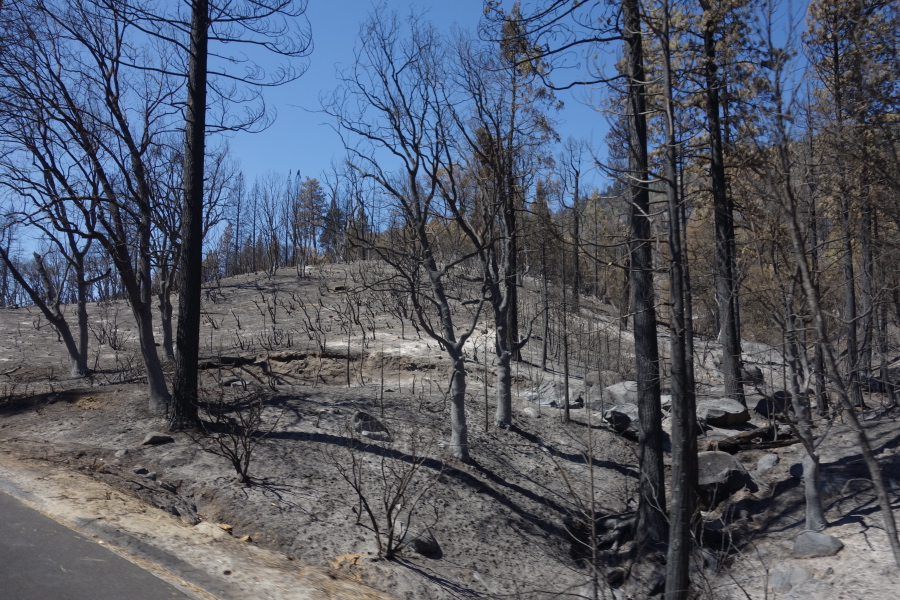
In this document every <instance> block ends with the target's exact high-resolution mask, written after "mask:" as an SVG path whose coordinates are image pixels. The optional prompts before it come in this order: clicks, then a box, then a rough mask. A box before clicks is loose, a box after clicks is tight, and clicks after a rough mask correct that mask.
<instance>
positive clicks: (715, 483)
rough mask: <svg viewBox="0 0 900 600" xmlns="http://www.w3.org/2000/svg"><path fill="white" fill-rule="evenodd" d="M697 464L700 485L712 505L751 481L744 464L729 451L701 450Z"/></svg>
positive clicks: (701, 490)
mask: <svg viewBox="0 0 900 600" xmlns="http://www.w3.org/2000/svg"><path fill="white" fill-rule="evenodd" d="M697 466H698V474H697V475H698V484H699V486H698V487H699V489H700V492H701V493H702V494H704V495H705V496H706V501H707V503H708V504H709V505H710V506H712V505H714V504H716V503H718V502H719V501H721V500H722V499H724V498H727V497H728V496H730V495H732V494H734V493H735V492H737V491H738V490H741V489H743V488H744V487H746V486H747V485H748V484H750V483H751V479H750V475H749V473H747V469H745V468H744V465H742V464H741V463H740V462H739V461H738V460H737V459H736V458H735V457H734V456H732V455H730V454H728V453H727V452H719V451H717V450H712V451H709V452H700V453H699V454H698V455H697Z"/></svg>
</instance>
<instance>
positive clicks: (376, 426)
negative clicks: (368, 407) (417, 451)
mask: <svg viewBox="0 0 900 600" xmlns="http://www.w3.org/2000/svg"><path fill="white" fill-rule="evenodd" d="M353 431H355V432H356V433H358V434H360V435H362V436H365V437H367V438H369V439H372V440H376V441H379V442H390V441H393V438H392V437H391V434H390V433H389V432H388V430H387V428H386V427H385V426H384V425H383V424H382V423H381V421H379V420H378V419H376V418H375V417H373V416H372V415H370V414H369V413H367V412H363V411H359V412H357V413H356V414H355V415H354V416H353Z"/></svg>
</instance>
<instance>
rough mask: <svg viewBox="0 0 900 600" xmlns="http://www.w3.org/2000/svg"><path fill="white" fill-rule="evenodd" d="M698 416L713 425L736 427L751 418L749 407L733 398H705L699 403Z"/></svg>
mask: <svg viewBox="0 0 900 600" xmlns="http://www.w3.org/2000/svg"><path fill="white" fill-rule="evenodd" d="M697 418H699V419H702V420H703V421H705V422H706V424H707V425H711V426H713V427H734V426H735V425H742V424H744V423H746V422H747V421H749V420H750V413H749V412H748V411H747V407H746V406H744V405H743V404H741V403H740V402H738V401H737V400H733V399H731V398H719V399H718V400H703V401H702V402H699V403H697Z"/></svg>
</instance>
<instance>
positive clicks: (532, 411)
mask: <svg viewBox="0 0 900 600" xmlns="http://www.w3.org/2000/svg"><path fill="white" fill-rule="evenodd" d="M522 413H523V414H524V415H525V416H526V417H531V418H532V419H540V418H541V412H540V411H539V410H538V409H536V408H535V407H533V406H526V407H525V408H524V409H523V410H522Z"/></svg>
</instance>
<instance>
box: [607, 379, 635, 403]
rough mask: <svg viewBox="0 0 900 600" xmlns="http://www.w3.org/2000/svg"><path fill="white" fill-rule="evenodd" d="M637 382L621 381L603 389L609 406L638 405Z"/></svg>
mask: <svg viewBox="0 0 900 600" xmlns="http://www.w3.org/2000/svg"><path fill="white" fill-rule="evenodd" d="M637 392H638V386H637V381H620V382H619V383H616V384H613V385H610V386H607V387H605V388H603V398H604V400H606V402H607V403H609V404H637V401H638V394H637Z"/></svg>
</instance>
